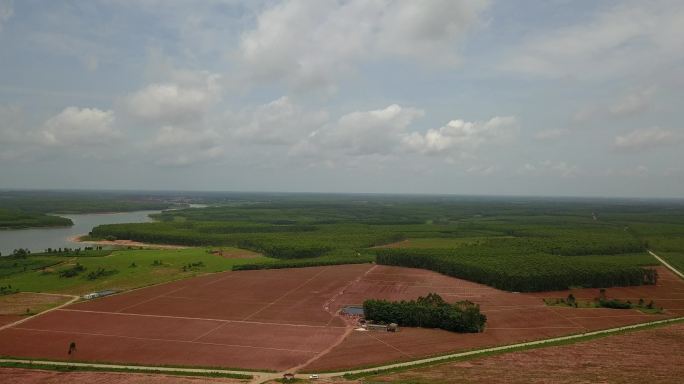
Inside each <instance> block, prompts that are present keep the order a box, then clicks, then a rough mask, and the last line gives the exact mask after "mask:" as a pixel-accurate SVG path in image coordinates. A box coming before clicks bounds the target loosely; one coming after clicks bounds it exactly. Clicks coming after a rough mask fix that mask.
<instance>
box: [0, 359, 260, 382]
mask: <svg viewBox="0 0 684 384" xmlns="http://www.w3.org/2000/svg"><path fill="white" fill-rule="evenodd" d="M0 363H19V364H27V365H33V364H35V365H53V366H60V367H86V368H88V367H90V368H100V369H112V370H113V371H116V370H121V369H125V370H131V371H141V373H165V372H172V373H177V372H185V373H209V374H210V373H220V374H227V375H245V376H250V377H260V376H261V375H265V374H269V373H270V372H265V371H237V370H226V369H211V368H183V367H177V368H176V367H167V366H154V365H125V364H101V363H77V362H70V361H54V360H30V359H4V358H0ZM29 369H30V368H29ZM150 371H155V372H150Z"/></svg>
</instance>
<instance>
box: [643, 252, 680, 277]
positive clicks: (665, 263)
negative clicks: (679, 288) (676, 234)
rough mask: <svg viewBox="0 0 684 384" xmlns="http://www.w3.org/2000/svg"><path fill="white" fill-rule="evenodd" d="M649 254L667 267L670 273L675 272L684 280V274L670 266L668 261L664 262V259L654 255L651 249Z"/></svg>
mask: <svg viewBox="0 0 684 384" xmlns="http://www.w3.org/2000/svg"><path fill="white" fill-rule="evenodd" d="M648 253H650V254H651V256H653V257H655V258H656V259H657V260H658V261H660V263H661V264H662V265H664V266H666V267H667V269H669V270H670V271H672V272H674V273H675V274H676V275H677V276H679V277H681V278H682V279H684V274H682V273H681V272H679V270H678V269H677V268H675V267H673V266H672V265H670V264H669V263H668V262H667V261H665V260H663V258H662V257H660V256H658V255H656V254H655V253H653V251H651V250H650V249H649V250H648Z"/></svg>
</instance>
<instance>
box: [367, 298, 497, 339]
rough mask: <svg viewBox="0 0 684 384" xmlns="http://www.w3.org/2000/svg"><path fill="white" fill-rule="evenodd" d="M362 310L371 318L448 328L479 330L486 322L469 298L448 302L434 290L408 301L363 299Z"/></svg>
mask: <svg viewBox="0 0 684 384" xmlns="http://www.w3.org/2000/svg"><path fill="white" fill-rule="evenodd" d="M363 311H364V316H365V318H366V319H367V320H370V321H374V322H379V323H384V324H389V323H397V324H399V325H401V326H406V327H423V328H440V329H444V330H447V331H451V332H462V333H466V332H467V333H477V332H482V331H484V328H485V324H486V323H487V316H485V315H484V314H482V313H480V306H479V305H477V304H475V303H472V302H470V301H459V302H457V303H455V304H450V303H447V302H446V301H444V299H442V297H441V296H439V295H438V294H436V293H430V294H428V295H427V296H425V297H419V298H418V299H417V300H410V301H404V300H402V301H388V300H366V301H364V303H363Z"/></svg>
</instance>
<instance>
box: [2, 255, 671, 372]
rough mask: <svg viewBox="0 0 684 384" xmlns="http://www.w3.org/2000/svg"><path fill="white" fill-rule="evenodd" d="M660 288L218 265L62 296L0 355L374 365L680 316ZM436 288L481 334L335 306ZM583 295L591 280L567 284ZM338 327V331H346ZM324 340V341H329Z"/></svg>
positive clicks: (238, 364) (664, 273)
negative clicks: (556, 286)
mask: <svg viewBox="0 0 684 384" xmlns="http://www.w3.org/2000/svg"><path fill="white" fill-rule="evenodd" d="M659 273H660V276H661V278H660V280H659V282H658V285H657V286H642V287H629V288H610V289H608V296H609V297H615V298H620V299H631V300H638V299H639V298H644V299H645V300H654V301H655V303H656V305H659V306H663V307H665V312H664V313H663V314H659V315H647V314H643V313H641V312H638V311H636V310H614V309H605V308H562V307H549V306H546V305H545V304H544V303H543V300H542V298H546V297H556V296H557V297H566V296H567V294H568V293H569V292H570V291H562V292H552V293H549V292H543V293H535V294H514V293H509V292H503V291H499V290H496V289H494V288H491V287H487V286H484V285H481V284H476V283H472V282H469V281H465V280H460V279H455V278H451V277H447V276H444V275H440V274H438V273H434V272H430V271H425V270H418V269H410V268H400V267H389V266H382V265H378V266H373V265H369V264H366V265H343V266H327V267H312V268H300V269H280V270H261V271H240V272H226V273H218V274H212V275H206V276H200V277H196V278H192V279H188V280H183V281H176V282H171V283H167V284H162V285H157V286H152V287H148V288H143V289H139V290H135V291H131V292H128V293H124V294H119V295H113V296H108V297H104V298H100V299H95V300H90V301H87V302H80V303H75V304H72V305H69V306H67V307H64V308H60V309H58V310H55V311H52V312H49V313H46V314H44V315H40V316H35V317H33V318H31V319H30V320H28V321H26V322H24V323H22V324H19V325H17V326H13V327H10V328H7V329H4V330H2V331H0V355H9V356H16V357H31V358H50V359H66V358H67V354H66V352H67V350H68V345H69V343H70V342H71V341H74V342H76V343H77V345H78V352H77V356H76V359H77V360H83V361H98V362H111V363H137V364H146V365H156V364H165V365H183V366H216V367H224V368H245V369H272V370H286V369H292V368H295V367H302V368H303V370H305V371H323V370H333V369H346V368H355V367H360V366H366V365H379V364H385V363H391V362H394V361H400V360H410V359H415V358H421V357H427V356H432V355H436V354H444V353H450V352H456V351H463V350H467V349H474V348H479V347H489V346H495V345H502V344H510V343H518V342H522V341H531V340H538V339H544V338H549V337H555V336H562V335H567V334H575V333H582V332H586V331H588V330H597V329H605V328H611V327H617V326H621V325H627V324H633V323H640V322H646V321H653V320H658V319H663V318H667V317H674V316H677V315H682V314H684V281H683V280H681V279H678V278H676V277H675V276H674V275H673V274H672V273H671V272H669V271H668V270H666V269H664V268H661V269H659ZM430 292H436V293H438V294H440V295H442V296H443V297H444V298H445V299H447V300H449V301H458V300H466V299H467V300H471V301H473V302H476V303H479V304H480V305H481V309H482V311H483V312H484V313H485V314H486V315H487V317H488V323H487V328H486V330H485V332H484V333H480V334H456V333H451V332H446V331H442V330H432V329H419V328H401V329H400V331H399V332H397V333H386V332H358V331H352V332H348V329H349V327H350V325H348V324H345V322H344V321H343V320H342V319H341V318H340V317H339V316H336V315H335V314H336V312H337V310H338V309H340V308H342V307H344V306H346V305H358V304H361V303H362V302H363V301H364V300H365V299H369V298H377V299H390V300H400V299H413V298H416V297H418V296H421V295H425V294H427V293H430ZM572 292H573V294H574V295H575V296H576V297H578V298H584V297H587V298H591V297H593V296H595V295H598V290H574V291H572ZM345 335H346V336H345ZM331 347H332V348H331Z"/></svg>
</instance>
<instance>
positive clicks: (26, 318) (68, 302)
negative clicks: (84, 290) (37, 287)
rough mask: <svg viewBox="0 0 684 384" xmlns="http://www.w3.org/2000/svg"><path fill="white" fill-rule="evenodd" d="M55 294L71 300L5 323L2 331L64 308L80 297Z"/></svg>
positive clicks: (0, 328) (1, 328) (0, 329)
mask: <svg viewBox="0 0 684 384" xmlns="http://www.w3.org/2000/svg"><path fill="white" fill-rule="evenodd" d="M27 293H34V292H27ZM50 295H52V294H50ZM54 296H66V297H71V300H68V301H67V302H65V303H62V304H60V305H58V306H56V307H53V308H50V309H46V310H44V311H43V312H40V313H37V314H35V315H33V316H26V317H25V318H23V319H21V320H17V321H15V322H13V323H9V324H5V325H3V326H2V327H0V331H2V330H4V329H7V328H10V327H14V326H15V325H19V324H21V323H23V322H25V321H29V320H31V319H33V318H34V317H37V316H42V315H44V314H46V313H48V312H52V311H56V310H58V309H61V308H63V307H66V306H67V305H69V304H72V303H74V302H75V301H76V300H78V299H80V297H79V296H73V295H54Z"/></svg>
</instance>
